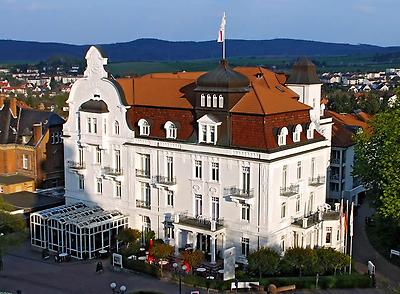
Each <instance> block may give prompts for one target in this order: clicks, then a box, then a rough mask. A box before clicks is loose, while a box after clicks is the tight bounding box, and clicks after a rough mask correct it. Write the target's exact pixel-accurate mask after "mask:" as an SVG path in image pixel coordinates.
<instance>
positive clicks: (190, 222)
mask: <svg viewBox="0 0 400 294" xmlns="http://www.w3.org/2000/svg"><path fill="white" fill-rule="evenodd" d="M212 221H215V230H219V229H220V228H222V227H223V226H224V220H223V219H222V218H219V219H216V220H212V219H209V218H205V217H193V216H187V215H179V223H181V224H184V225H187V226H191V227H197V228H201V229H205V230H213V228H212Z"/></svg>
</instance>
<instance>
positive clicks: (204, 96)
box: [200, 94, 206, 107]
mask: <svg viewBox="0 0 400 294" xmlns="http://www.w3.org/2000/svg"><path fill="white" fill-rule="evenodd" d="M200 106H201V107H205V106H206V95H204V94H201V96H200Z"/></svg>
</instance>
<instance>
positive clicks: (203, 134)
mask: <svg viewBox="0 0 400 294" xmlns="http://www.w3.org/2000/svg"><path fill="white" fill-rule="evenodd" d="M201 132H202V138H203V140H202V142H207V126H205V125H203V126H202V127H201Z"/></svg>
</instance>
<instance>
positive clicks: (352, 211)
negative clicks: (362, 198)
mask: <svg viewBox="0 0 400 294" xmlns="http://www.w3.org/2000/svg"><path fill="white" fill-rule="evenodd" d="M353 222H354V202H351V214H350V237H353Z"/></svg>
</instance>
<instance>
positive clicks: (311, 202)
mask: <svg viewBox="0 0 400 294" xmlns="http://www.w3.org/2000/svg"><path fill="white" fill-rule="evenodd" d="M308 211H309V213H312V212H313V211H314V193H310V199H308Z"/></svg>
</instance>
